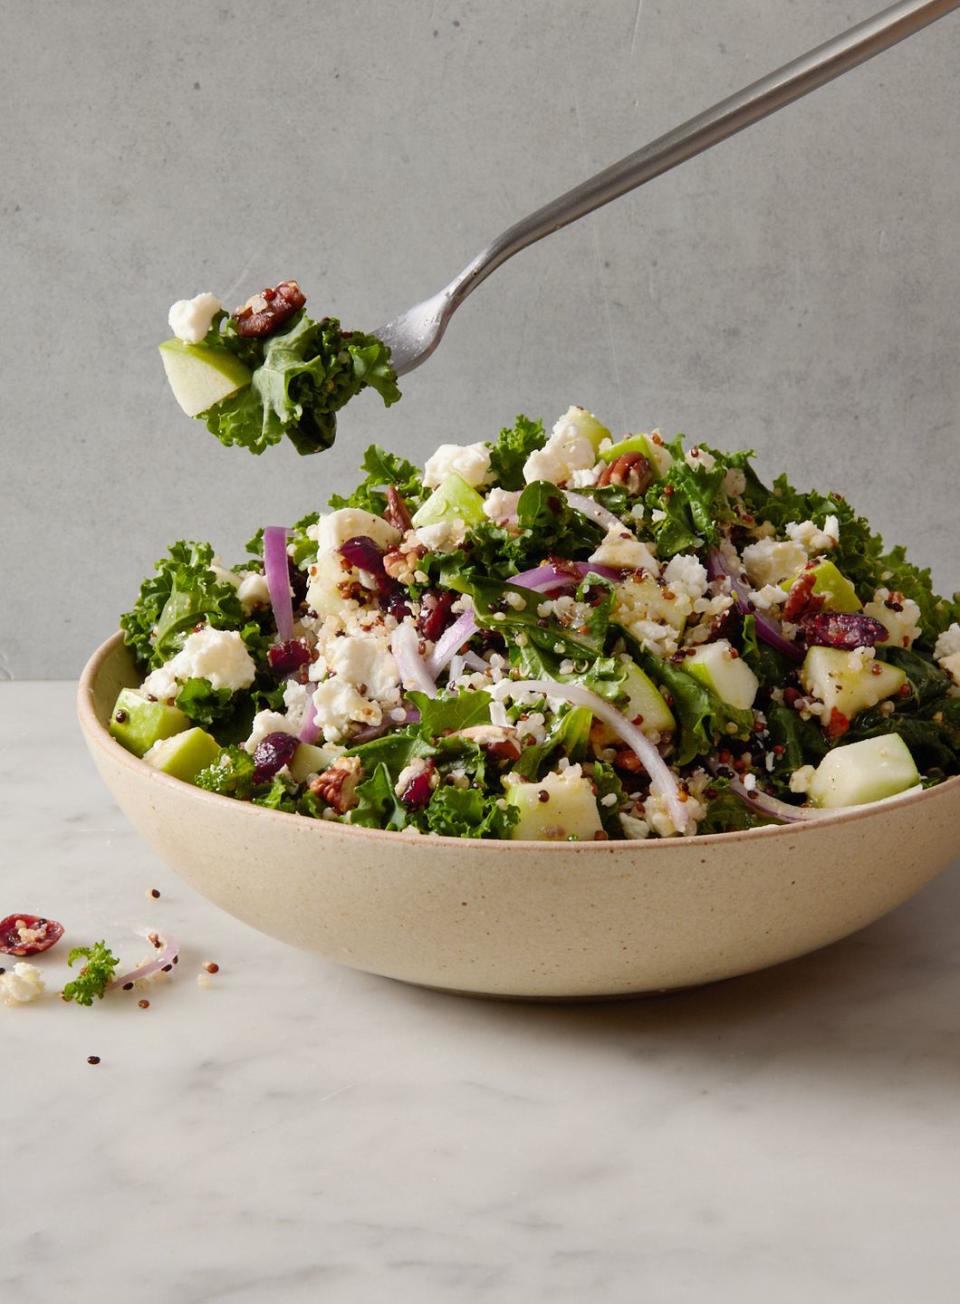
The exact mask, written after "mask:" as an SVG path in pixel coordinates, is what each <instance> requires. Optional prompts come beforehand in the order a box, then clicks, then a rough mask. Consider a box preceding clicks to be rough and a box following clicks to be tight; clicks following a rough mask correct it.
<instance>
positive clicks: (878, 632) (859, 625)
mask: <svg viewBox="0 0 960 1304" xmlns="http://www.w3.org/2000/svg"><path fill="white" fill-rule="evenodd" d="M801 628H802V631H803V637H804V640H805V642H806V644H807V646H808V647H813V646H816V647H835V648H841V649H842V650H843V651H845V652H852V651H853V650H854V648H858V647H873V646H874V645H875V644H876V643H884V642H886V640H887V638H888V634H887V631H886V629H885V628H884V626H883V625H881V623H880V621H879V620H874V619H873V617H872V616H860V615H856V614H853V613H850V612H841V611H821V612H819V613H818V614H817V615H815V616H806V617H804V619H803V621H802V622H801Z"/></svg>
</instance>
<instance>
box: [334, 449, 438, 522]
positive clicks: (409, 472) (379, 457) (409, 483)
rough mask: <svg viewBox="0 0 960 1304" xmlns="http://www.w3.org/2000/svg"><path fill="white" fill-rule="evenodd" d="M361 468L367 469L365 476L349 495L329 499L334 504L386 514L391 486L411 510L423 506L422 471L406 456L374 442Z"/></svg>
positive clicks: (336, 495) (335, 495)
mask: <svg viewBox="0 0 960 1304" xmlns="http://www.w3.org/2000/svg"><path fill="white" fill-rule="evenodd" d="M360 469H361V471H363V472H365V478H364V479H363V480H362V481H361V483H360V484H358V485H357V487H356V489H354V491H353V493H352V494H350V495H349V496H348V497H346V498H344V497H343V495H342V494H334V495H333V496H332V497H331V498H330V500H329V501H330V506H331V507H333V508H334V509H336V508H339V507H359V508H360V509H361V510H363V511H365V512H372V513H373V515H374V516H382V515H383V513H384V511H385V509H386V506H387V495H386V493H385V492H384V490H385V489H386V487H387V486H388V485H392V486H393V487H394V488H395V489H396V491H397V493H398V494H399V495H400V497H401V498H402V499H403V501H404V502H405V503H406V505H407V507H409V508H410V509H411V511H412V510H413V509H414V508H415V507H419V505H420V502H421V500H422V499H423V497H424V490H423V481H422V480H421V478H420V471H419V470H418V469H417V467H415V466H414V465H413V463H412V462H408V461H407V459H406V458H405V457H400V456H399V455H398V454H396V453H388V452H387V450H386V449H385V448H380V447H379V445H377V444H371V445H370V446H369V448H368V449H367V451H366V452H365V453H364V455H363V461H362V462H361V463H360Z"/></svg>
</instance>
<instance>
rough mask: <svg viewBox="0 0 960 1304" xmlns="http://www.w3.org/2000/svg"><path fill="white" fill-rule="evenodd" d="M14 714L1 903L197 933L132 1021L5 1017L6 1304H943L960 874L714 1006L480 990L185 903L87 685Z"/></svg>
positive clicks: (46, 690) (3, 713)
mask: <svg viewBox="0 0 960 1304" xmlns="http://www.w3.org/2000/svg"><path fill="white" fill-rule="evenodd" d="M0 721H2V732H0V738H2V740H3V741H2V743H0V827H2V835H3V836H2V841H0V848H2V849H0V857H2V859H0V883H2V893H0V914H4V913H7V912H8V911H9V910H26V911H34V912H38V913H45V914H47V915H51V916H53V917H55V918H59V919H61V920H62V921H63V922H64V923H65V924H66V926H67V928H68V930H69V941H70V942H82V941H89V940H94V939H95V938H97V937H99V936H101V935H106V936H107V937H108V938H109V939H111V940H113V941H116V942H117V943H120V942H121V941H122V940H123V939H124V937H125V933H124V929H125V928H126V927H128V926H130V925H133V926H137V925H141V924H148V925H149V924H152V925H154V926H155V927H158V928H161V929H163V928H168V929H171V930H174V931H176V933H177V934H178V935H179V936H180V938H181V940H182V943H183V947H184V951H183V959H182V962H181V964H180V966H179V971H178V973H177V975H176V980H175V981H174V982H170V983H168V984H166V985H165V986H163V987H162V988H158V989H157V990H156V991H155V992H153V993H151V999H152V1005H151V1008H150V1009H149V1010H146V1011H141V1010H139V1009H138V1008H137V1007H136V1005H135V1003H133V1002H123V1001H121V1000H120V999H119V998H115V999H112V1000H109V1001H105V1002H104V1003H103V1005H101V1006H97V1007H95V1008H93V1009H89V1010H87V1009H78V1008H75V1007H73V1006H66V1005H64V1004H63V1003H61V1002H59V1001H56V1000H51V1001H49V1002H47V1003H45V1004H43V1005H35V1006H31V1007H25V1008H22V1009H6V1008H3V1007H0V1048H2V1067H0V1137H2V1148H3V1158H2V1177H0V1296H2V1298H4V1299H10V1300H13V1299H15V1300H17V1301H18V1302H19V1304H33V1302H34V1301H44V1304H46V1302H47V1301H50V1300H68V1301H70V1304H87V1301H90V1302H91V1304H94V1302H96V1304H104V1301H113V1300H121V1299H122V1300H124V1301H126V1302H127V1304H141V1302H146V1301H150V1302H152V1301H160V1300H164V1301H169V1300H175V1301H177V1302H178V1304H212V1302H213V1301H217V1302H218V1304H219V1302H220V1301H224V1302H227V1301H229V1302H230V1304H245V1302H246V1301H257V1302H258V1304H259V1302H260V1301H280V1302H281V1304H286V1302H287V1301H294V1302H299V1301H301V1300H303V1301H317V1300H322V1301H324V1304H381V1302H382V1301H384V1300H388V1299H389V1300H391V1301H401V1302H405V1301H410V1302H411V1304H413V1302H414V1301H415V1302H416V1304H433V1302H434V1301H437V1302H442V1304H446V1302H447V1301H450V1302H451V1304H452V1302H453V1301H456V1304H475V1302H476V1304H488V1302H491V1301H494V1302H496V1304H515V1302H517V1301H521V1302H523V1304H530V1302H532V1301H540V1300H544V1301H548V1300H549V1301H551V1304H554V1302H560V1301H573V1302H575V1304H581V1302H585V1301H595V1300H596V1301H599V1300H602V1301H604V1302H605V1304H620V1301H630V1302H631V1304H633V1302H634V1301H640V1300H642V1301H651V1304H665V1302H666V1304H672V1302H673V1301H678V1302H679V1301H683V1302H684V1304H686V1302H688V1301H701V1300H702V1301H710V1304H727V1302H729V1304H734V1302H736V1304H771V1301H776V1302H777V1304H810V1301H824V1302H825V1304H888V1302H889V1304H904V1302H905V1301H911V1302H912V1301H920V1302H922V1304H940V1301H943V1302H944V1304H946V1302H947V1301H951V1304H952V1302H953V1301H955V1300H956V1298H957V1282H958V1278H960V1248H958V1237H957V1235H956V1226H955V1223H956V1217H955V1207H956V1201H957V1196H958V1194H960V1166H958V1162H957V1161H958V1142H960V1093H958V1085H960V1082H958V1077H960V1038H958V1035H957V1032H958V1028H957V1025H958V1020H960V925H958V922H957V914H958V907H960V877H958V875H957V874H956V873H955V872H954V873H952V874H947V875H945V876H944V877H943V878H941V879H940V880H939V881H938V882H936V883H934V884H933V885H932V886H931V887H929V888H928V889H927V890H926V891H925V892H924V893H923V894H921V896H920V897H918V898H917V899H916V900H914V901H913V902H911V903H910V904H908V905H907V906H905V907H904V908H902V909H901V910H899V911H898V912H897V913H896V914H894V915H892V916H890V917H889V918H888V919H886V920H884V921H882V922H881V923H879V924H877V925H875V926H874V927H873V928H871V929H869V930H867V931H866V932H864V933H861V934H860V935H859V936H857V937H855V938H852V939H850V940H849V941H847V942H844V943H841V944H840V945H838V946H835V947H833V948H831V949H829V950H828V951H825V952H822V953H821V954H819V955H816V956H813V957H810V958H808V959H806V960H802V961H799V962H796V963H794V964H791V965H786V966H783V967H782V968H779V969H777V970H774V971H771V972H768V973H766V974H760V975H756V976H754V977H750V978H746V979H741V980H739V981H735V982H731V983H727V984H725V985H722V986H718V987H715V988H712V989H709V990H704V991H699V992H693V993H688V994H684V995H679V996H673V997H669V998H660V999H654V1000H643V1001H635V1002H624V1003H615V1004H608V1005H603V1004H598V1005H592V1006H580V1007H559V1006H534V1005H523V1004H517V1005H510V1004H495V1003H485V1002H479V1001H469V1000H463V999H458V998H452V997H444V996H439V995H435V994H431V993H429V992H425V991H418V990H415V989H411V988H406V987H403V986H401V985H399V984H396V983H392V982H387V981H383V980H379V979H376V978H373V977H368V976H366V975H363V974H357V973H352V972H349V971H346V970H341V969H337V968H335V967H333V966H332V965H330V964H327V963H325V962H323V961H321V960H319V959H316V958H314V957H311V956H309V955H305V954H301V953H297V952H294V951H292V950H286V949H284V948H283V947H282V946H279V945H278V944H276V943H275V942H272V941H270V940H269V939H267V938H265V937H259V936H258V935H257V934H255V933H253V932H251V931H250V930H249V929H247V928H246V927H244V926H243V925H241V924H239V923H236V922H234V921H233V920H232V919H230V918H228V917H227V916H226V915H223V914H221V913H220V912H219V911H217V910H216V909H214V908H213V907H212V906H210V905H208V904H206V902H204V901H203V900H201V899H200V898H199V897H197V896H196V895H195V894H194V893H193V892H192V891H191V890H190V889H189V888H187V887H186V886H185V885H183V884H181V883H180V882H179V881H178V880H177V879H176V877H175V876H174V875H173V874H172V873H171V872H169V871H168V870H166V869H165V868H164V867H163V866H162V865H160V864H159V862H158V861H157V860H156V859H155V858H154V856H153V855H152V854H151V853H150V852H149V851H148V850H147V849H146V848H145V847H144V846H142V845H141V844H140V842H139V841H138V839H137V837H136V836H135V835H134V834H133V832H132V831H131V830H130V829H128V828H127V826H126V824H125V822H124V820H123V818H122V816H121V815H120V814H119V812H118V811H117V810H116V809H115V808H114V806H113V804H112V802H111V801H110V799H109V798H108V796H107V794H106V792H105V791H104V790H103V789H102V787H101V785H100V783H99V781H98V779H97V777H96V775H95V774H94V772H93V769H92V766H91V765H90V763H89V762H88V760H87V758H86V755H85V753H84V750H83V746H82V743H81V741H80V738H79V736H78V731H77V728H76V726H75V724H74V721H73V716H72V687H71V686H70V685H66V684H26V683H21V684H4V685H0ZM154 886H155V887H157V888H159V889H160V891H161V892H162V897H161V899H160V900H159V901H157V902H152V901H149V900H148V899H147V898H146V895H145V893H146V892H147V890H148V889H149V888H151V887H154ZM140 950H141V948H139V947H137V946H136V945H134V947H133V958H138V956H139V952H140ZM127 953H128V954H129V953H130V948H129V943H128V944H127ZM64 954H65V950H61V949H60V948H58V951H55V952H52V953H51V954H50V955H49V956H48V957H47V960H46V963H45V965H44V967H45V969H47V970H48V971H49V973H50V978H51V982H55V981H57V980H58V979H59V978H60V977H61V976H62V974H63V972H64V971H63V958H62V957H63V955H64ZM207 958H212V959H216V960H217V961H218V962H219V963H220V965H221V966H222V970H221V973H220V974H219V975H218V976H217V978H216V979H215V980H214V983H215V985H214V986H213V987H212V988H210V989H208V990H201V989H200V988H199V987H198V986H197V985H196V982H195V974H196V972H197V970H198V968H199V965H200V963H201V962H202V961H203V960H204V959H207ZM89 1054H98V1055H100V1056H101V1057H102V1063H101V1064H100V1066H99V1067H97V1068H91V1067H89V1066H88V1065H87V1063H86V1057H87V1055H89Z"/></svg>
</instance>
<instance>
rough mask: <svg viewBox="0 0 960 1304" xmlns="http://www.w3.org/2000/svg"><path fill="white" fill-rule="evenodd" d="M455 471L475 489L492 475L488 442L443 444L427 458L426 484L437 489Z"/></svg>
mask: <svg viewBox="0 0 960 1304" xmlns="http://www.w3.org/2000/svg"><path fill="white" fill-rule="evenodd" d="M453 472H455V473H456V474H457V475H458V476H460V478H461V479H462V480H466V482H467V484H468V485H470V486H471V487H472V488H474V489H475V488H476V487H477V485H481V484H483V483H484V481H485V480H486V479H487V478H488V477H489V475H490V449H489V448H488V447H487V445H486V444H441V445H440V447H439V448H438V449H437V451H436V452H435V453H434V454H433V455H432V457H428V458H427V463H426V465H425V466H424V468H423V483H424V486H425V487H426V488H427V489H436V488H437V487H438V485H440V484H441V483H442V482H443V480H445V479H446V477H447V476H448V475H450V474H451V473H453Z"/></svg>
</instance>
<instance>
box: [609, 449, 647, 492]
mask: <svg viewBox="0 0 960 1304" xmlns="http://www.w3.org/2000/svg"><path fill="white" fill-rule="evenodd" d="M608 484H615V485H617V486H618V487H619V488H621V489H626V491H627V493H631V494H642V493H646V491H647V490H648V489H649V488H650V486H651V485H652V484H653V467H652V466H651V465H650V462H649V460H648V459H647V458H646V457H644V455H643V454H642V453H621V454H620V456H619V457H617V458H614V460H613V461H612V462H609V463H608V464H607V465H606V466H605V467H604V468H603V470H602V471H601V473H600V479H599V480H598V481H597V485H598V486H604V485H608Z"/></svg>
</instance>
